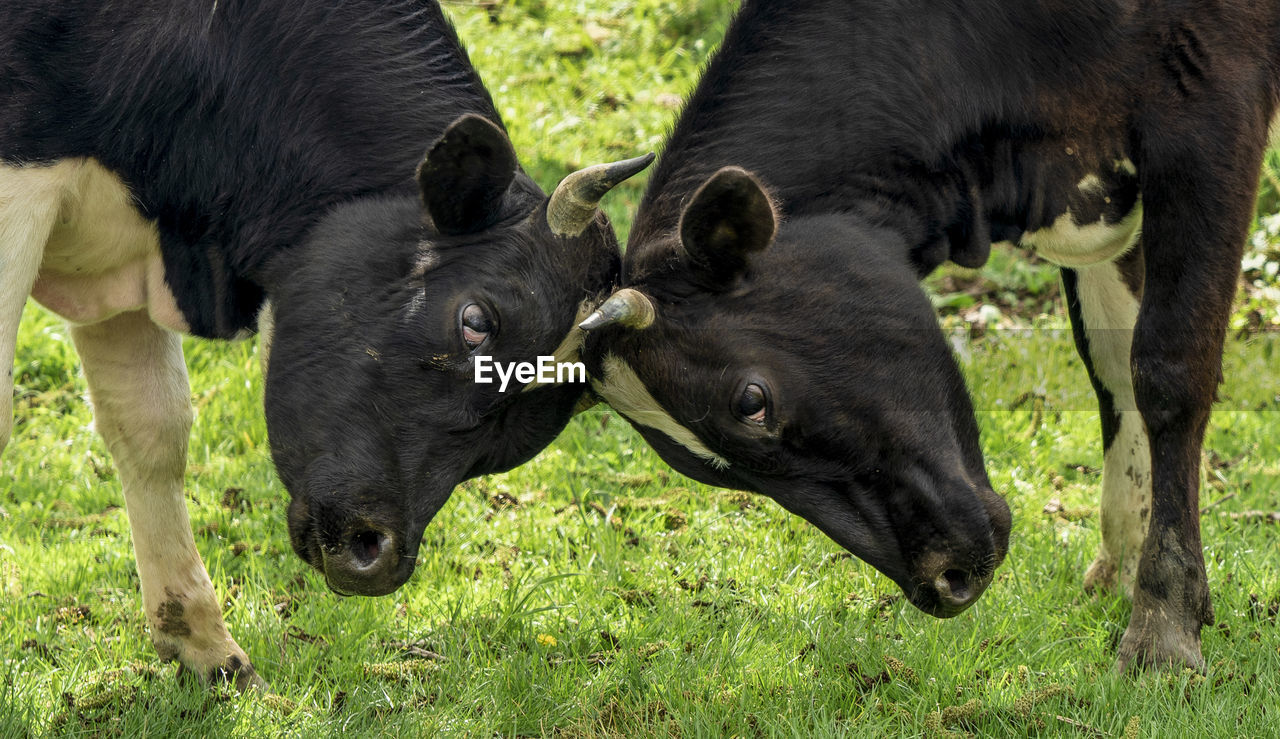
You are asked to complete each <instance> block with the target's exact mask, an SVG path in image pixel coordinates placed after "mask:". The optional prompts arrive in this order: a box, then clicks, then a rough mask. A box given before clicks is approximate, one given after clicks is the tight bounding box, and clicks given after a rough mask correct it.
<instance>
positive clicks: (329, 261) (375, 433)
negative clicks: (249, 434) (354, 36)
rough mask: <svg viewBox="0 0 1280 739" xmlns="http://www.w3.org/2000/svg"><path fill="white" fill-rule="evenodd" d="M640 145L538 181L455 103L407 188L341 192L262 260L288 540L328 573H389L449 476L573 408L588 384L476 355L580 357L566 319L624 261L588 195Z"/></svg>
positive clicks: (410, 548) (336, 579)
mask: <svg viewBox="0 0 1280 739" xmlns="http://www.w3.org/2000/svg"><path fill="white" fill-rule="evenodd" d="M651 159H652V155H649V156H648V157H642V158H640V159H635V160H630V161H627V162H621V163H618V164H612V165H600V166H597V167H592V168H589V169H587V170H583V171H581V172H577V173H575V174H573V175H570V176H569V177H568V178H566V179H565V181H564V182H562V183H561V184H560V186H559V187H558V188H557V189H556V191H555V193H554V194H553V195H552V196H551V198H549V199H548V198H547V197H546V196H545V195H543V193H542V191H541V190H539V189H538V188H537V186H536V185H535V184H534V183H533V182H532V180H530V179H529V178H528V177H527V176H526V175H525V174H524V173H523V172H521V171H520V170H519V166H518V164H517V161H516V157H515V153H514V151H513V150H512V148H511V144H510V142H509V141H508V139H507V137H506V134H505V133H504V132H503V131H502V130H501V129H500V128H498V127H497V126H496V125H494V124H493V123H491V122H489V121H488V120H486V119H484V118H482V117H479V116H465V117H463V118H461V119H459V120H458V121H456V122H455V123H454V124H453V125H452V126H451V127H450V128H449V129H448V131H446V132H445V134H444V135H443V136H442V137H441V138H440V140H439V141H437V142H436V143H435V145H434V146H433V147H431V149H430V150H429V152H428V153H427V155H426V157H425V159H424V160H423V161H422V164H421V165H420V167H419V169H418V178H417V179H418V186H419V190H420V197H412V196H396V197H385V198H372V197H370V198H364V199H362V200H361V201H358V202H354V203H351V204H347V205H344V206H340V207H338V208H337V209H335V210H334V211H333V212H332V213H331V214H330V215H329V216H327V217H326V218H325V220H323V221H322V222H321V223H320V224H318V225H317V226H316V228H315V229H314V230H313V232H312V234H311V236H310V237H309V239H308V241H307V243H305V244H303V245H301V247H300V248H298V249H297V250H296V252H295V253H292V254H289V255H286V256H284V257H281V258H280V260H279V261H278V262H277V263H276V264H275V265H273V267H272V272H273V274H272V278H271V283H272V284H271V285H269V289H268V294H269V296H270V299H271V307H270V311H271V313H272V316H271V319H272V320H271V321H270V322H271V323H272V324H273V329H272V332H271V333H272V334H273V338H272V340H271V342H270V354H269V357H270V359H269V363H268V365H267V367H266V417H267V428H268V432H269V435H270V439H271V451H272V455H273V457H274V459H275V462H276V467H277V470H278V471H279V474H280V478H281V480H282V481H283V482H284V484H285V487H286V488H288V490H289V493H290V495H291V497H292V503H291V505H290V507H289V534H290V538H291V539H292V543H293V547H294V549H295V550H296V551H297V553H298V554H299V556H301V557H302V558H303V559H305V560H306V561H307V562H309V563H310V564H312V565H313V566H314V567H316V568H317V569H319V570H320V571H321V572H323V573H324V575H325V577H326V580H327V582H328V584H329V586H330V587H331V588H332V589H333V590H335V591H338V592H341V593H354V594H362V595H381V594H385V593H389V592H391V591H393V590H395V589H396V588H398V587H399V586H400V585H401V584H403V583H404V582H405V581H406V580H407V579H408V577H409V575H410V574H411V573H412V571H413V568H414V562H415V559H416V556H417V552H418V547H419V543H420V540H421V538H422V532H423V529H424V527H425V526H426V525H427V522H429V521H430V520H431V518H432V517H433V516H434V515H435V514H436V512H437V511H438V510H439V509H440V507H441V506H442V505H443V504H444V502H445V500H446V499H447V498H448V496H449V493H450V492H451V491H452V489H453V488H454V486H455V485H457V484H458V483H459V482H461V481H463V480H465V479H467V478H470V477H474V476H476V475H482V474H486V473H490V472H497V471H502V470H506V469H509V468H511V467H514V466H516V465H518V464H520V463H522V462H524V461H526V460H528V459H529V458H531V457H532V456H533V455H535V454H536V453H537V452H538V451H539V450H541V449H542V448H543V447H544V446H546V445H547V444H548V443H550V442H551V440H552V439H554V438H555V436H556V435H557V434H558V433H559V432H560V430H561V429H562V428H563V427H564V425H565V424H566V423H567V422H568V420H569V418H570V416H571V415H572V413H573V409H574V406H575V404H576V403H577V402H578V401H579V400H580V398H581V397H582V395H583V392H584V390H585V386H584V385H582V384H580V383H579V384H563V385H550V386H542V387H537V388H531V387H527V386H522V385H519V384H518V383H512V385H511V386H509V387H507V388H506V390H505V392H503V391H501V390H500V386H499V385H498V384H480V383H477V382H475V379H474V371H473V368H474V361H475V358H476V357H478V356H480V355H488V356H489V357H491V358H492V359H493V361H495V362H499V363H504V364H505V363H510V362H532V361H534V360H535V359H536V358H537V357H538V356H545V355H553V354H558V355H559V356H560V357H561V358H562V359H571V358H576V356H574V357H567V356H566V354H574V355H576V346H577V344H576V342H573V341H567V339H566V337H569V336H570V335H571V334H577V335H580V332H577V330H576V328H575V326H574V324H575V323H576V322H577V321H580V320H581V319H582V317H583V315H584V313H583V312H582V306H583V304H584V301H588V300H590V299H594V300H597V301H598V300H599V298H600V297H603V294H604V293H606V292H607V291H608V289H609V288H610V286H611V285H612V284H613V282H614V281H615V280H616V278H617V273H618V268H619V257H618V244H617V241H616V239H615V237H614V235H613V231H612V229H611V227H610V225H609V223H608V220H607V219H606V218H605V217H604V215H603V214H602V213H600V211H599V210H598V209H597V204H598V202H599V200H600V198H601V197H602V196H603V195H604V194H605V192H607V191H608V190H609V188H611V187H612V186H614V185H616V184H617V183H619V182H621V181H622V180H624V179H626V178H627V177H629V176H631V175H633V174H635V173H637V172H639V171H640V170H642V169H643V168H644V167H645V166H646V165H647V164H648V163H649V161H650V160H651Z"/></svg>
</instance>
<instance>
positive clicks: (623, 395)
mask: <svg viewBox="0 0 1280 739" xmlns="http://www.w3.org/2000/svg"><path fill="white" fill-rule="evenodd" d="M603 365H604V380H603V381H600V380H592V382H591V384H592V385H593V386H594V387H595V389H596V392H597V393H599V394H600V397H602V398H604V401H605V402H606V403H608V404H609V405H610V406H611V407H612V408H613V409H614V410H616V411H618V412H619V413H621V414H622V415H624V416H626V417H627V418H629V419H631V420H632V421H634V422H635V423H638V424H640V425H641V426H647V427H649V428H651V429H656V430H658V431H661V432H662V433H664V434H666V435H667V436H669V437H671V439H672V441H675V442H676V443H677V444H679V445H680V446H683V447H684V448H685V449H688V450H689V451H690V452H691V453H693V454H694V455H695V456H698V457H701V458H702V459H705V460H707V461H708V462H710V463H711V464H712V466H714V467H718V468H720V469H725V468H727V467H728V466H729V460H727V459H725V458H724V457H722V456H720V455H719V454H716V453H715V452H713V451H711V450H710V449H708V448H707V446H706V445H705V444H703V443H702V440H701V439H699V438H698V436H697V434H695V433H693V432H692V431H690V430H689V429H687V428H685V427H684V426H681V425H680V422H679V421H677V420H676V419H674V418H672V417H671V414H670V413H667V411H666V409H665V408H663V407H662V406H661V405H659V404H658V401H657V400H655V399H654V397H653V395H651V394H650V393H649V390H648V388H646V387H645V386H644V383H643V382H641V381H640V378H639V377H638V376H637V375H636V373H635V370H633V369H631V367H629V366H628V365H627V363H626V362H624V361H622V360H621V359H618V358H617V357H615V356H614V355H612V354H609V355H607V356H606V357H605V358H604V362H603Z"/></svg>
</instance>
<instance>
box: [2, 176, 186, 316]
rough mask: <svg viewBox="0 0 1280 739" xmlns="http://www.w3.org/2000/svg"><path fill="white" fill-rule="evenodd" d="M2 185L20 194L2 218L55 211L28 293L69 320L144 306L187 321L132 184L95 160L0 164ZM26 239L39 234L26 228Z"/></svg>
mask: <svg viewBox="0 0 1280 739" xmlns="http://www.w3.org/2000/svg"><path fill="white" fill-rule="evenodd" d="M0 182H3V184H0V191H5V192H16V193H19V194H18V197H17V199H16V200H13V201H12V202H11V203H10V204H8V205H4V204H0V233H4V232H5V231H6V230H9V229H10V228H11V227H10V226H7V225H6V222H9V221H17V222H18V223H19V224H20V225H19V226H18V227H19V228H25V227H23V226H22V225H21V224H22V223H24V222H25V223H27V224H28V225H31V223H30V217H23V216H21V212H22V211H27V212H34V213H48V212H49V211H50V210H51V209H52V210H53V212H54V213H56V216H55V218H54V220H53V223H52V226H51V227H50V228H49V229H48V230H47V231H44V232H43V235H44V243H42V244H40V245H39V248H40V249H41V252H42V260H41V263H40V273H39V275H38V276H37V278H36V280H35V283H34V284H33V285H31V296H32V297H34V298H35V299H36V300H37V301H39V302H40V304H41V305H43V306H45V307H46V308H48V309H49V310H51V311H53V312H54V313H56V314H58V315H59V316H61V317H62V318H63V319H65V320H66V321H67V322H69V323H73V324H80V325H88V324H92V323H97V322H99V321H104V320H106V319H108V318H111V317H112V316H114V315H117V314H119V313H125V312H128V311H135V310H141V309H146V311H147V313H148V315H150V317H151V320H153V321H155V322H156V323H157V324H159V325H161V326H163V327H165V328H167V329H170V330H173V331H179V332H184V333H185V332H186V331H187V330H188V326H187V322H186V319H185V318H184V317H183V315H182V312H181V311H179V310H178V305H177V301H176V300H175V299H174V297H173V293H172V292H171V291H170V290H169V286H168V284H167V283H166V282H165V279H164V264H163V262H162V260H161V258H160V234H159V231H158V230H157V228H156V224H155V222H154V221H150V220H147V219H145V218H143V217H142V215H141V214H140V213H139V212H138V208H137V203H136V202H135V201H134V199H133V195H132V193H130V192H129V188H128V187H126V186H125V184H124V182H122V181H121V180H120V178H119V177H117V176H116V175H115V174H113V173H112V172H110V171H108V170H106V169H105V168H103V167H102V165H100V164H98V163H97V162H96V161H94V160H92V159H64V160H62V161H59V162H57V163H56V164H53V165H49V166H24V167H14V166H0ZM27 233H28V234H29V235H31V236H29V239H28V240H31V241H32V242H33V243H34V240H38V237H37V236H35V235H33V234H36V232H35V231H30V230H28V231H27Z"/></svg>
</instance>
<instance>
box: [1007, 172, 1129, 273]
mask: <svg viewBox="0 0 1280 739" xmlns="http://www.w3.org/2000/svg"><path fill="white" fill-rule="evenodd" d="M1079 188H1080V190H1082V191H1089V190H1097V189H1100V188H1101V182H1100V181H1099V180H1098V178H1097V176H1096V175H1089V176H1088V177H1085V178H1084V179H1083V180H1081V181H1080V184H1079ZM1141 226H1142V205H1141V203H1139V204H1137V205H1135V206H1134V208H1133V210H1132V211H1130V212H1129V214H1128V215H1126V216H1125V217H1124V218H1123V219H1121V221H1120V222H1119V223H1115V224H1107V223H1104V222H1103V221H1098V222H1097V223H1086V224H1085V225H1083V226H1080V225H1077V224H1076V222H1075V217H1074V216H1073V215H1072V214H1071V211H1070V210H1068V211H1067V212H1066V213H1063V214H1062V215H1060V216H1058V219H1057V220H1056V221H1054V222H1053V225H1052V226H1050V227H1049V228H1042V229H1040V230H1038V231H1031V232H1029V233H1026V234H1023V236H1022V239H1021V240H1020V241H1019V242H1018V243H1019V245H1020V246H1023V247H1025V248H1028V249H1031V250H1033V251H1035V252H1036V254H1039V255H1040V256H1042V257H1044V258H1045V259H1047V260H1049V261H1050V262H1053V263H1054V264H1059V265H1062V266H1064V267H1087V266H1089V265H1091V264H1099V263H1104V262H1109V261H1111V260H1113V259H1115V258H1116V257H1118V256H1120V255H1121V254H1123V253H1125V252H1126V251H1128V250H1129V249H1131V248H1133V245H1134V243H1135V242H1137V240H1138V232H1139V230H1140V228H1141Z"/></svg>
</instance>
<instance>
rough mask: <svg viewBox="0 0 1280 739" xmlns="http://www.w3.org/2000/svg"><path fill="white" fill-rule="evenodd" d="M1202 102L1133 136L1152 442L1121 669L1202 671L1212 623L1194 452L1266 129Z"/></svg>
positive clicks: (1157, 114)
mask: <svg viewBox="0 0 1280 739" xmlns="http://www.w3.org/2000/svg"><path fill="white" fill-rule="evenodd" d="M1211 95H1212V93H1206V94H1205V95H1203V96H1202V97H1203V99H1201V100H1200V101H1199V104H1198V105H1195V106H1185V107H1184V106H1179V107H1177V108H1175V109H1172V110H1171V111H1170V112H1169V113H1168V115H1161V111H1156V110H1153V111H1151V112H1150V114H1149V120H1147V121H1146V123H1148V124H1149V125H1150V126H1151V129H1149V135H1146V136H1143V137H1141V142H1142V143H1141V146H1142V151H1141V162H1142V164H1141V177H1142V196H1143V202H1144V203H1145V214H1144V222H1143V236H1142V239H1143V249H1144V259H1143V263H1144V267H1145V271H1146V283H1145V285H1144V287H1143V296H1142V306H1141V309H1140V310H1139V313H1138V322H1137V325H1136V328H1135V329H1134V336H1133V351H1132V355H1133V356H1132V362H1133V372H1134V396H1135V400H1136V401H1137V405H1138V410H1139V411H1140V412H1141V413H1142V418H1143V421H1144V422H1145V423H1146V427H1147V435H1148V439H1149V440H1150V444H1151V472H1152V475H1151V478H1152V499H1151V521H1150V527H1149V529H1148V532H1147V538H1146V542H1145V543H1144V545H1143V549H1142V558H1141V560H1140V561H1139V564H1138V573H1137V574H1138V576H1137V580H1136V582H1135V583H1134V593H1133V615H1132V616H1131V617H1130V620H1129V627H1128V629H1127V630H1126V631H1125V634H1124V637H1123V638H1122V639H1121V641H1120V653H1119V659H1118V663H1117V664H1118V667H1119V668H1120V669H1125V668H1126V667H1128V666H1130V665H1137V666H1142V665H1154V666H1172V667H1180V666H1193V667H1197V668H1200V667H1203V664H1204V659H1203V658H1202V657H1201V655H1200V627H1201V626H1202V625H1208V624H1212V623H1213V605H1212V603H1211V601H1210V598H1209V586H1208V581H1207V578H1206V577H1205V567H1204V554H1203V552H1202V551H1201V543H1200V515H1199V497H1200V496H1199V493H1200V491H1199V482H1200V480H1199V477H1200V475H1199V472H1200V448H1201V443H1202V442H1203V439H1204V432H1205V427H1206V425H1207V424H1208V420H1209V411H1210V406H1211V405H1212V404H1213V400H1214V396H1215V392H1216V388H1217V385H1218V383H1219V382H1220V381H1221V379H1222V348H1223V342H1224V338H1225V333H1226V326H1227V320H1228V317H1229V315H1230V311H1231V303H1232V299H1233V298H1234V296H1235V292H1236V284H1237V280H1238V276H1239V269H1240V255H1241V252H1242V250H1243V246H1244V241H1245V238H1246V236H1247V234H1248V228H1249V223H1250V222H1251V220H1252V216H1253V203H1254V196H1255V194H1256V187H1257V182H1258V173H1259V165H1260V162H1261V155H1262V150H1263V143H1264V141H1265V136H1266V128H1265V126H1264V125H1262V124H1260V123H1259V121H1257V120H1252V119H1250V118H1247V117H1241V118H1239V119H1233V118H1232V117H1231V116H1230V112H1231V111H1233V110H1235V111H1238V110H1240V104H1239V102H1238V101H1235V100H1233V101H1231V102H1230V103H1227V102H1221V101H1216V100H1214V99H1212V97H1211ZM1233 106H1234V107H1233ZM1205 111H1208V114H1205V115H1201V120H1200V121H1199V125H1197V114H1202V113H1204V112H1205ZM1206 118H1212V119H1213V120H1211V121H1209V120H1205V119H1206Z"/></svg>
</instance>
